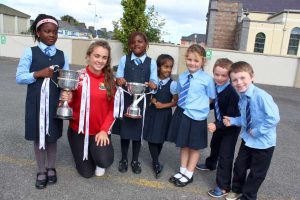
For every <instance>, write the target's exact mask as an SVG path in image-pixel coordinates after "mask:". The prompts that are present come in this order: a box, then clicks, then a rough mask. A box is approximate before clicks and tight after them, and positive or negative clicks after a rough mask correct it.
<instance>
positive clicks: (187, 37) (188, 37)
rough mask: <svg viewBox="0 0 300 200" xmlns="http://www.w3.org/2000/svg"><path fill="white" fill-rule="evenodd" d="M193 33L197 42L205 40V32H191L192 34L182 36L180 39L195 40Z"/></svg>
mask: <svg viewBox="0 0 300 200" xmlns="http://www.w3.org/2000/svg"><path fill="white" fill-rule="evenodd" d="M195 35H197V43H200V42H205V40H206V35H205V34H198V33H193V34H191V35H189V36H182V37H181V40H184V41H195Z"/></svg>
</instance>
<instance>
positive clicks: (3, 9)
mask: <svg viewBox="0 0 300 200" xmlns="http://www.w3.org/2000/svg"><path fill="white" fill-rule="evenodd" d="M0 14H4V15H10V16H17V17H21V18H28V19H30V15H27V14H25V13H22V12H21V11H18V10H15V9H13V8H11V7H8V6H6V5H4V4H0Z"/></svg>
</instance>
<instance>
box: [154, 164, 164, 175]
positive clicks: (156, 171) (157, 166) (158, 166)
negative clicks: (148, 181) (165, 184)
mask: <svg viewBox="0 0 300 200" xmlns="http://www.w3.org/2000/svg"><path fill="white" fill-rule="evenodd" d="M163 168H164V166H163V165H161V164H160V163H158V164H153V171H154V174H155V178H159V177H160V175H161V172H162V170H163Z"/></svg>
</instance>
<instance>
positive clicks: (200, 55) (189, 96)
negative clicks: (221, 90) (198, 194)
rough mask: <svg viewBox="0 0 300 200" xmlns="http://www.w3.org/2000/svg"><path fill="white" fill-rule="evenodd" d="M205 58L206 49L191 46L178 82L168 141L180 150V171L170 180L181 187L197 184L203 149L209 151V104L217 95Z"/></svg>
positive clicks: (195, 45)
mask: <svg viewBox="0 0 300 200" xmlns="http://www.w3.org/2000/svg"><path fill="white" fill-rule="evenodd" d="M205 56H206V52H205V49H204V48H203V47H201V46H200V45H197V44H193V45H191V46H190V47H189V48H188V49H187V52H186V55H185V61H186V67H187V70H186V71H185V72H183V73H182V74H181V75H180V76H179V78H178V84H177V91H178V94H179V99H178V103H177V108H176V110H175V113H174V115H173V118H172V120H171V124H170V128H169V132H168V141H171V142H174V143H175V144H176V147H180V168H179V171H178V172H177V173H176V174H174V175H173V176H171V177H170V178H169V182H171V183H173V184H174V185H175V186H177V187H184V186H186V185H188V184H189V183H191V182H193V173H194V170H195V167H196V164H197V162H198V160H199V158H200V151H199V149H204V148H206V147H207V117H208V114H209V110H210V109H209V104H210V101H211V100H212V99H214V98H215V95H216V94H215V84H214V80H213V78H212V77H211V76H210V75H208V74H207V73H206V72H204V71H203V66H204V63H205Z"/></svg>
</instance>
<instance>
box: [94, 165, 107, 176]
mask: <svg viewBox="0 0 300 200" xmlns="http://www.w3.org/2000/svg"><path fill="white" fill-rule="evenodd" d="M104 174H105V168H101V167H98V166H96V170H95V175H96V176H103V175H104Z"/></svg>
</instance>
